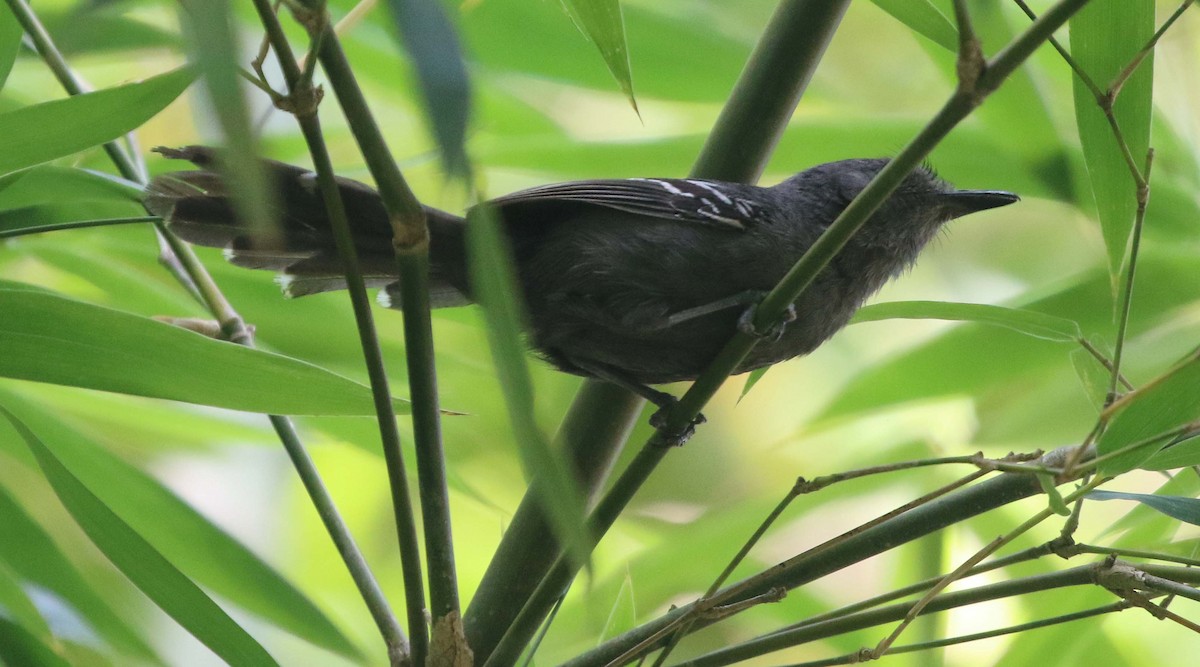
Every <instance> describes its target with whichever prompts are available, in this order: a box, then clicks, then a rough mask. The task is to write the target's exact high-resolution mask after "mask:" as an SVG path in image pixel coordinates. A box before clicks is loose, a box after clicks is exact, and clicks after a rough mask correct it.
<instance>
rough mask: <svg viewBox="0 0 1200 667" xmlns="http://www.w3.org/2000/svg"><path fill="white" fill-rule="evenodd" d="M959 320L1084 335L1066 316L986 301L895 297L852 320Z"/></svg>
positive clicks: (1038, 334) (1044, 335)
mask: <svg viewBox="0 0 1200 667" xmlns="http://www.w3.org/2000/svg"><path fill="white" fill-rule="evenodd" d="M891 319H905V320H956V321H962V322H981V323H983V324H995V325H999V326H1002V327H1006V328H1009V329H1012V330H1013V331H1018V332H1020V333H1023V334H1026V335H1029V336H1033V337H1034V338H1041V339H1044V340H1052V341H1058V342H1063V343H1073V342H1075V341H1077V340H1079V339H1081V338H1082V337H1083V334H1082V333H1081V332H1080V330H1079V325H1078V324H1076V323H1075V322H1073V321H1071V320H1068V319H1066V318H1062V317H1055V316H1053V315H1047V314H1045V313H1038V312H1034V311H1032V310H1023V309H1021V308H1008V307H1005V306H992V305H988V304H982V303H955V302H950V301H891V302H887V303H875V304H871V305H869V306H864V307H862V308H860V309H859V311H858V312H857V313H855V315H854V318H853V319H852V320H850V322H851V324H857V323H861V322H877V321H879V320H891Z"/></svg>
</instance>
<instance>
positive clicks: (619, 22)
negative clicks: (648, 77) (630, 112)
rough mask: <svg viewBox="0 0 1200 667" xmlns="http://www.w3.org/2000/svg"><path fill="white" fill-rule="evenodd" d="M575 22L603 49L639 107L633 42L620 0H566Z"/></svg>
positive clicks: (610, 66)
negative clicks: (630, 43) (631, 53)
mask: <svg viewBox="0 0 1200 667" xmlns="http://www.w3.org/2000/svg"><path fill="white" fill-rule="evenodd" d="M562 4H563V7H564V8H565V9H566V10H567V14H569V15H570V16H571V20H572V21H574V22H575V25H576V26H577V27H578V28H579V29H580V30H581V31H582V32H583V34H585V35H587V38H588V39H590V40H591V41H592V44H595V45H596V48H597V49H599V50H600V56H601V57H602V58H604V64H605V65H607V66H608V71H609V72H611V73H612V75H613V78H615V79H616V80H617V84H618V85H619V86H621V90H622V91H624V92H625V96H626V97H628V98H629V103H630V104H632V105H633V108H634V110H636V109H637V100H636V99H635V98H634V96H633V74H632V72H631V71H630V68H629V46H628V45H627V44H626V42H625V20H624V18H622V16H621V3H620V0H562Z"/></svg>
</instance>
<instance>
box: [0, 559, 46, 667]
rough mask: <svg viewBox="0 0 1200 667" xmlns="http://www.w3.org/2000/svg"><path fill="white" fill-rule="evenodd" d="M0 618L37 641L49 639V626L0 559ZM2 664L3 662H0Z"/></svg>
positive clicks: (17, 579) (15, 576)
mask: <svg viewBox="0 0 1200 667" xmlns="http://www.w3.org/2000/svg"><path fill="white" fill-rule="evenodd" d="M0 618H9V619H12V620H14V621H16V622H17V623H19V624H20V625H21V627H23V628H25V629H26V630H28V631H29V632H30V633H31V634H33V635H34V636H36V637H38V638H39V639H47V638H49V637H50V626H49V625H48V624H47V623H46V619H45V618H43V617H42V613H41V612H40V611H38V608H37V607H36V606H34V604H33V601H32V600H30V599H29V595H27V594H26V593H25V590H24V589H23V588H22V587H21V581H20V580H19V578H18V577H17V573H16V572H15V571H13V569H12V568H11V567H9V566H8V565H6V564H5V561H4V559H3V557H0ZM0 662H3V661H0Z"/></svg>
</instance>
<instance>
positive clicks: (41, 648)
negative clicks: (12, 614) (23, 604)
mask: <svg viewBox="0 0 1200 667" xmlns="http://www.w3.org/2000/svg"><path fill="white" fill-rule="evenodd" d="M0 663H3V664H6V665H21V666H22V667H70V663H68V662H67V661H66V660H65V659H64V658H63V657H62V656H60V655H58V654H57V653H55V652H54V651H52V650H50V647H48V646H46V645H45V644H43V643H42V642H41V641H39V640H38V638H37V637H35V636H34V635H33V634H31V633H30V632H29V631H28V630H26V629H25V628H23V627H21V626H19V625H17V624H16V623H13V622H12V621H10V620H8V619H6V618H4V617H3V616H0Z"/></svg>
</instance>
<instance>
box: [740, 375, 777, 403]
mask: <svg viewBox="0 0 1200 667" xmlns="http://www.w3.org/2000/svg"><path fill="white" fill-rule="evenodd" d="M769 368H770V367H769V366H768V367H764V368H756V369H755V370H752V371H750V373H749V374H748V375H747V376H746V384H744V385H742V393H741V395H740V396H738V402H739V403H740V402H741V400H742V399H743V398H746V394H749V393H750V390H751V389H753V388H754V385H756V384H758V381H759V380H761V379H763V376H764V375H766V374H767V370H769Z"/></svg>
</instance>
